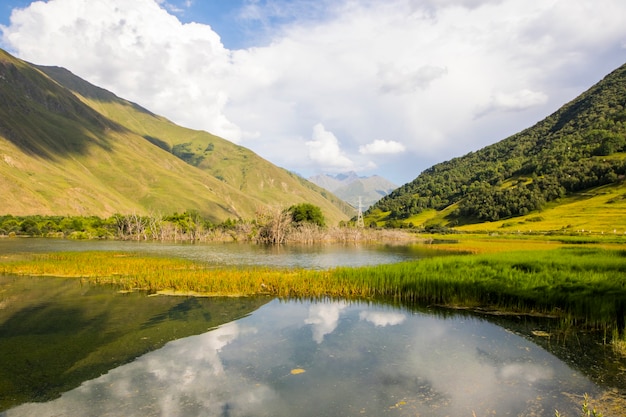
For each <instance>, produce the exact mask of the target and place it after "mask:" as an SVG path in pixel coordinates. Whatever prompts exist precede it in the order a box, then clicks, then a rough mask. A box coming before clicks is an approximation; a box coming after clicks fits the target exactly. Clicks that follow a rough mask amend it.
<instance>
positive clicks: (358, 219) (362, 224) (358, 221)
mask: <svg viewBox="0 0 626 417" xmlns="http://www.w3.org/2000/svg"><path fill="white" fill-rule="evenodd" d="M356 227H360V228H364V227H365V222H364V221H363V205H362V204H361V197H359V212H358V214H357V215H356Z"/></svg>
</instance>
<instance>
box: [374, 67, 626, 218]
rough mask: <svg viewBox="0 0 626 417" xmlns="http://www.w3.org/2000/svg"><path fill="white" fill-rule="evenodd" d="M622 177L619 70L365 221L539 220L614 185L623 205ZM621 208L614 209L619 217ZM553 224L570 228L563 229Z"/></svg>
mask: <svg viewBox="0 0 626 417" xmlns="http://www.w3.org/2000/svg"><path fill="white" fill-rule="evenodd" d="M625 175H626V65H623V66H621V67H620V68H618V69H616V70H615V71H613V72H612V73H611V74H609V75H607V76H606V77H605V78H604V79H603V80H601V81H600V82H598V83H597V84H596V85H594V86H593V87H591V88H590V89H589V90H587V91H586V92H584V93H583V94H581V95H580V96H579V97H577V98H576V99H574V100H572V101H571V102H570V103H567V104H565V105H564V106H563V107H561V108H560V109H559V110H558V111H556V112H555V113H553V114H552V115H550V116H548V117H546V118H545V119H544V120H542V121H540V122H538V123H537V124H536V125H534V126H532V127H530V128H528V129H526V130H523V131H522V132H520V133H517V134H515V135H513V136H511V137H508V138H506V139H504V140H502V141H500V142H498V143H495V144H493V145H490V146H487V147H485V148H483V149H480V150H478V151H476V152H470V153H469V154H467V155H465V156H462V157H459V158H454V159H452V160H449V161H446V162H443V163H440V164H437V165H434V166H432V167H431V168H429V169H427V170H425V171H424V172H422V173H421V174H420V175H419V176H418V177H417V178H416V179H415V180H413V181H412V182H410V183H407V184H404V185H403V186H401V187H399V188H398V189H396V190H395V191H393V192H392V193H391V194H390V195H388V196H386V197H384V198H383V199H381V200H380V201H379V202H377V203H376V204H374V205H373V206H372V207H371V208H370V209H369V210H368V212H366V213H365V215H366V220H369V221H370V222H371V221H376V222H378V223H384V222H392V223H394V222H398V223H399V224H402V223H409V222H411V223H413V224H414V225H417V224H425V223H428V222H431V223H432V224H435V223H436V224H439V225H442V226H463V225H470V224H477V223H485V222H498V221H503V220H506V219H513V218H516V217H521V216H529V215H534V216H535V218H540V216H539V217H538V216H537V213H541V212H542V211H544V210H546V209H551V208H554V207H555V206H557V205H559V204H561V203H564V202H571V201H572V199H574V198H577V199H584V198H589V196H595V195H597V192H598V191H597V190H598V189H599V188H598V187H603V186H605V187H606V186H613V188H612V190H613V191H611V192H616V193H617V194H616V196H615V198H613V199H611V201H612V202H613V203H619V204H622V202H623V201H625V200H626V193H624V194H620V193H621V191H619V190H622V189H624V190H626V189H625V188H624V187H623V185H624V178H625ZM616 190H618V191H616ZM606 204H611V203H606ZM605 207H606V208H607V209H608V206H606V205H605ZM613 207H615V206H613ZM620 207H623V209H626V205H622V206H620ZM623 209H622V211H618V213H620V216H621V218H622V219H623V218H626V211H624V210H623ZM579 210H580V208H579ZM579 215H584V210H583V211H580V212H579ZM617 220H618V222H619V223H620V224H621V223H624V221H623V220H621V219H617ZM565 221H566V220H563V222H565ZM513 223H515V222H513ZM518 223H519V222H518ZM554 226H559V227H562V228H568V224H567V223H565V224H561V225H556V224H555V225H554ZM569 226H571V224H569Z"/></svg>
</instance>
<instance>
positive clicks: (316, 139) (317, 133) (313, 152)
mask: <svg viewBox="0 0 626 417" xmlns="http://www.w3.org/2000/svg"><path fill="white" fill-rule="evenodd" d="M306 146H307V147H308V148H309V157H310V158H311V159H312V160H313V161H315V162H318V163H319V164H321V165H322V166H323V167H325V168H326V169H329V170H337V169H339V170H343V169H350V168H351V167H352V166H353V163H352V161H351V160H350V159H348V157H346V156H345V154H344V152H343V151H342V150H341V148H340V146H339V140H337V137H336V136H335V135H334V134H333V133H332V132H329V131H328V130H326V129H325V128H324V125H322V124H321V123H318V124H316V125H315V126H314V127H313V138H312V140H310V141H308V142H306Z"/></svg>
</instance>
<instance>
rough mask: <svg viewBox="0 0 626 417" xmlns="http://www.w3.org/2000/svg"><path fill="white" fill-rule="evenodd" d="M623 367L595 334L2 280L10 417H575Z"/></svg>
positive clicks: (417, 252) (310, 303) (372, 251)
mask: <svg viewBox="0 0 626 417" xmlns="http://www.w3.org/2000/svg"><path fill="white" fill-rule="evenodd" d="M19 241H20V242H19V243H14V244H13V243H12V242H10V243H12V245H11V246H10V248H8V247H7V246H6V245H7V243H6V242H8V241H7V240H5V241H1V240H0V254H1V253H5V252H8V251H16V252H23V251H27V250H30V251H50V250H52V249H51V247H54V248H57V250H140V251H147V252H150V253H161V254H163V255H164V256H165V255H168V254H176V256H184V257H189V258H193V259H199V260H205V261H207V262H214V263H216V264H219V263H220V262H225V263H228V262H234V261H223V259H226V258H228V259H233V258H238V259H240V260H242V262H245V263H246V264H249V265H270V264H271V263H270V260H271V261H272V262H276V263H275V264H274V265H278V266H294V265H298V266H304V267H310V268H327V267H330V266H335V265H354V264H357V265H358V264H360V262H365V263H367V264H371V263H372V257H376V258H375V259H377V260H378V262H397V261H398V260H403V259H415V258H418V257H421V256H428V251H427V250H426V252H424V249H423V248H411V247H395V246H392V247H384V246H375V247H345V248H342V247H336V248H334V249H333V248H332V247H311V248H310V249H311V250H309V251H307V250H306V249H307V248H306V247H298V248H287V247H283V248H278V249H277V248H265V247H256V246H254V245H231V244H228V245H163V244H136V243H131V242H71V241H54V242H52V243H51V242H49V241H46V240H43V239H42V240H39V239H36V240H29V241H28V242H26V243H23V242H22V241H26V240H19ZM20 245H25V246H20ZM50 245H52V246H50ZM18 246H19V247H18ZM59 248H60V249H59ZM131 248H132V249H131ZM228 248H234V249H233V251H234V255H232V254H231V255H229V253H230V252H228V251H229V249H228ZM207 252H210V254H208V253H207ZM254 254H256V255H254ZM229 256H232V258H229ZM351 256H352V257H351ZM359 258H360V259H361V260H358V259H359ZM220 259H222V260H220ZM620 367H621V368H622V371H620ZM623 368H624V361H623V359H621V360H620V359H619V358H614V357H612V356H611V355H610V352H608V350H607V349H606V348H603V347H602V346H601V345H600V344H599V343H598V339H597V337H596V336H595V335H593V334H589V333H584V332H580V333H576V332H574V331H572V330H570V332H569V333H568V332H563V331H562V326H561V325H560V323H559V322H557V321H556V320H550V319H541V318H531V317H499V316H480V315H477V314H471V313H468V312H460V311H451V310H446V309H438V308H432V307H431V308H428V307H410V308H409V307H407V306H392V305H384V304H371V303H364V302H351V301H348V300H278V299H274V298H270V297H249V298H190V297H168V296H148V295H147V294H143V293H130V294H120V293H118V292H116V291H115V290H114V289H112V288H110V287H106V286H94V285H88V284H85V283H82V282H80V281H79V280H74V279H61V278H28V277H0V416H2V417H4V416H6V417H9V416H107V415H110V416H121V415H124V416H357V415H359V416H361V415H364V416H381V415H384V414H390V415H399V416H416V415H428V416H473V415H476V416H486V415H510V416H518V415H523V416H553V415H554V410H555V409H558V410H559V411H560V412H561V413H562V414H563V415H566V416H576V415H579V414H580V404H581V403H582V396H583V394H585V393H588V394H589V395H591V396H592V397H597V396H602V395H604V393H605V392H607V391H612V390H614V389H616V388H619V389H621V390H622V391H621V392H624V391H623V390H624V389H625V388H626V385H625V384H624V381H623V375H624V374H623ZM611 370H613V371H614V372H613V373H611Z"/></svg>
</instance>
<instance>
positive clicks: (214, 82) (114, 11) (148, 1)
mask: <svg viewBox="0 0 626 417" xmlns="http://www.w3.org/2000/svg"><path fill="white" fill-rule="evenodd" d="M172 4H174V2H173V1H171V0H170V1H165V0H158V1H157V0H135V1H132V2H129V1H126V0H109V1H106V2H95V1H89V0H50V1H47V2H34V3H32V4H31V5H30V6H29V7H27V8H25V9H22V10H14V11H13V14H12V16H11V23H10V25H8V26H7V27H3V28H1V29H2V38H1V43H2V45H3V46H4V47H5V48H7V49H9V50H10V51H12V52H14V53H15V54H16V55H18V56H19V57H20V58H23V59H26V60H28V61H30V62H35V63H38V64H45V65H60V66H63V67H66V68H68V69H69V70H71V71H73V72H74V73H76V74H77V75H79V76H81V77H83V78H86V79H87V80H88V81H91V82H93V83H95V84H97V85H99V86H102V87H104V88H106V89H109V90H111V91H113V92H115V93H116V94H118V95H119V96H121V97H124V98H127V99H130V100H132V101H135V102H138V103H139V104H141V105H143V106H145V107H147V108H148V109H150V110H152V111H154V112H156V113H158V114H162V115H164V116H166V117H168V118H169V119H171V120H173V121H174V122H176V123H179V124H183V125H185V126H189V127H192V128H200V129H205V130H208V131H211V132H213V133H215V134H218V135H220V136H223V137H225V138H226V139H229V140H231V141H234V142H238V143H240V144H242V145H244V146H247V147H249V148H251V149H252V150H254V151H256V152H258V153H260V154H261V155H262V156H264V157H266V158H268V159H270V160H271V161H272V162H274V163H276V164H278V165H281V166H283V167H285V168H288V169H293V170H297V171H300V170H301V169H302V168H303V167H306V169H308V170H309V171H318V172H319V171H325V170H329V169H334V170H337V169H357V168H359V167H373V166H378V170H379V171H378V172H376V173H378V174H382V175H384V176H388V177H389V178H390V179H391V180H393V181H395V182H397V183H403V182H405V181H410V180H412V179H413V178H414V177H415V176H416V175H417V174H418V173H419V172H421V171H422V170H423V169H425V168H427V167H428V165H431V164H433V163H436V162H441V161H442V160H445V159H450V158H452V157H455V156H459V155H461V154H463V153H465V152H468V151H471V150H476V149H478V148H480V147H483V146H485V145H487V144H490V143H493V142H494V141H497V140H499V139H503V138H504V137H507V136H509V135H510V134H512V133H515V132H517V131H519V130H521V129H524V128H526V127H528V126H530V125H532V124H533V123H535V122H536V121H537V120H538V119H540V118H542V117H545V116H547V115H549V114H551V113H552V112H553V111H554V110H555V109H556V108H558V107H559V106H561V105H563V104H564V103H566V102H568V101H569V100H571V99H573V98H574V97H575V96H576V95H578V94H580V93H581V92H583V91H584V90H586V89H587V88H589V87H590V86H591V85H593V84H594V83H595V82H597V81H599V80H600V79H601V78H602V77H604V76H605V75H606V74H607V73H609V72H610V71H612V70H613V69H615V68H617V67H618V66H619V65H622V64H623V62H624V53H625V49H624V45H625V42H626V26H625V25H624V24H623V16H624V13H626V3H625V2H623V0H605V1H603V2H602V4H601V5H599V4H598V3H597V2H595V1H592V0H579V1H576V2H573V3H572V2H571V1H566V0H555V1H551V2H546V1H543V0H528V1H524V2H520V1H517V0H425V1H419V2H418V1H414V0H389V1H384V2H380V1H362V2H355V1H351V0H339V1H329V0H324V1H318V2H312V1H309V0H298V1H292V2H288V1H283V0H276V1H271V2H255V1H250V2H245V3H244V7H243V8H242V9H241V10H240V11H239V12H240V14H239V17H240V18H241V19H245V20H246V21H248V22H259V24H258V25H256V26H254V25H253V26H252V27H257V26H258V27H259V28H260V29H259V30H260V32H259V33H252V34H251V38H250V41H249V42H247V43H248V44H252V43H253V42H254V39H256V38H255V36H256V37H258V39H259V41H258V43H257V44H256V46H254V47H250V48H247V49H239V50H229V49H227V48H225V47H224V45H223V44H222V41H221V37H220V34H218V33H216V32H215V31H213V30H212V29H211V27H209V26H208V25H202V24H197V23H189V24H183V23H181V22H180V21H179V20H178V19H177V18H176V17H175V15H172V14H170V13H173V12H171V7H172V6H171V5H172ZM176 4H181V3H176ZM184 6H185V5H184ZM168 8H169V9H168ZM317 124H320V126H321V127H320V128H316V129H314V130H315V132H314V137H313V138H312V140H311V141H309V143H308V144H307V145H304V143H303V142H305V140H304V139H302V138H307V137H309V136H310V129H311V126H314V125H317ZM323 126H326V127H331V126H332V129H331V130H332V132H331V131H329V130H326V129H325V128H323ZM335 135H336V136H335ZM337 137H339V138H341V146H340V145H339V141H338V140H337ZM385 137H393V138H401V139H398V140H401V142H402V144H403V145H404V146H405V148H406V152H405V153H403V154H402V157H404V156H405V154H410V156H411V157H406V158H404V159H402V158H401V155H400V153H396V154H395V156H394V157H393V158H390V157H389V155H383V156H381V155H380V153H377V152H370V153H367V152H368V150H369V149H370V145H372V144H374V143H376V142H375V141H376V140H379V138H385ZM298 147H304V148H305V149H306V148H308V151H309V157H307V155H306V152H305V153H304V155H296V156H294V152H293V149H296V148H298ZM373 149H376V147H375V146H373ZM387 149H390V148H389V147H387ZM363 150H365V152H363ZM365 155H367V156H368V157H369V158H371V159H370V160H363V157H364V156H365ZM416 161H420V162H419V163H420V164H421V165H422V166H416ZM311 173H315V172H311Z"/></svg>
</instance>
